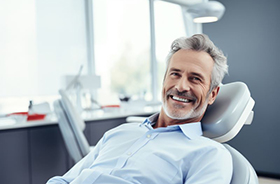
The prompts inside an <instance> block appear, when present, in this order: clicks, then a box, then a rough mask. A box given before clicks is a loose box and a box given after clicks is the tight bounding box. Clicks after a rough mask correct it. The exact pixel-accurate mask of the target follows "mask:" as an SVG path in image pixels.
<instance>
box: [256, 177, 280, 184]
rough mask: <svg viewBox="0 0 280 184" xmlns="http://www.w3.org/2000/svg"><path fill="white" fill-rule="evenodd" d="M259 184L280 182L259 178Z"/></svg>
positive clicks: (277, 183) (276, 183) (278, 181)
mask: <svg viewBox="0 0 280 184" xmlns="http://www.w3.org/2000/svg"><path fill="white" fill-rule="evenodd" d="M259 184H280V180H278V179H270V178H264V177H259Z"/></svg>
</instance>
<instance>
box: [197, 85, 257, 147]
mask: <svg viewBox="0 0 280 184" xmlns="http://www.w3.org/2000/svg"><path fill="white" fill-rule="evenodd" d="M254 104H255V102H254V100H253V99H252V98H251V96H250V91H249V89H248V87H247V85H246V84H244V83H243V82H234V83H229V84H225V85H221V86H220V91H219V93H218V96H217V98H216V101H215V102H214V103H213V104H212V105H211V106H209V107H208V108H207V111H206V113H205V115H204V117H203V119H202V121H201V122H202V129H203V135H204V136H206V137H209V138H211V139H214V140H216V141H218V142H226V141H229V140H230V139H232V138H233V137H235V135H236V134H237V133H238V132H239V131H240V129H241V128H242V126H243V125H244V124H250V123H251V122H252V120H253V115H254V114H253V111H252V109H253V107H254Z"/></svg>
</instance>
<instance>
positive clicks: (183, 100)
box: [172, 96, 189, 102]
mask: <svg viewBox="0 0 280 184" xmlns="http://www.w3.org/2000/svg"><path fill="white" fill-rule="evenodd" d="M172 99H174V100H177V101H180V102H189V100H188V99H184V98H179V97H177V96H172Z"/></svg>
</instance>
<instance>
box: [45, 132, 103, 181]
mask: <svg viewBox="0 0 280 184" xmlns="http://www.w3.org/2000/svg"><path fill="white" fill-rule="evenodd" d="M103 139H104V137H103V138H102V139H101V140H100V141H99V142H98V143H97V145H96V146H95V147H94V149H93V150H92V151H91V152H90V153H89V154H88V155H86V156H85V157H84V158H83V159H82V160H80V161H79V162H78V163H77V164H76V165H74V166H73V167H72V168H71V169H70V170H69V171H68V172H67V173H65V174H64V175H63V176H55V177H53V178H51V179H49V180H48V181H47V183H46V184H68V183H70V182H72V181H73V180H74V179H75V178H76V177H78V176H79V175H80V173H81V172H82V171H83V170H84V169H86V168H89V167H90V166H91V164H92V163H93V162H94V160H95V159H96V157H97V156H98V154H99V150H100V147H101V144H102V142H103Z"/></svg>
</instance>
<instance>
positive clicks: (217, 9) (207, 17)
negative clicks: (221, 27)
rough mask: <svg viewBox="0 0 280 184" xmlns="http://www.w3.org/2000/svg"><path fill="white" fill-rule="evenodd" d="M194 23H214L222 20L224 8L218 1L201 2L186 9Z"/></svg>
mask: <svg viewBox="0 0 280 184" xmlns="http://www.w3.org/2000/svg"><path fill="white" fill-rule="evenodd" d="M187 12H188V13H190V14H191V16H192V18H193V22H195V23H209V22H216V21H218V20H219V19H220V18H222V16H223V14H224V12H225V6H224V5H223V4H222V3H220V2H218V1H208V0H206V1H203V2H202V3H198V4H194V5H191V6H188V7H187Z"/></svg>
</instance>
